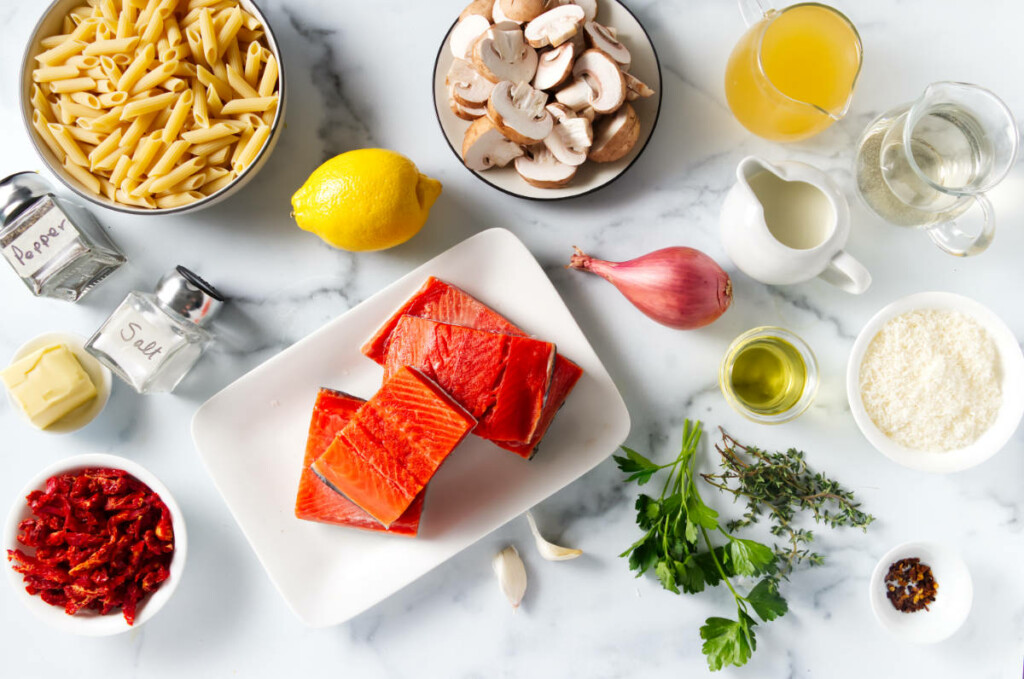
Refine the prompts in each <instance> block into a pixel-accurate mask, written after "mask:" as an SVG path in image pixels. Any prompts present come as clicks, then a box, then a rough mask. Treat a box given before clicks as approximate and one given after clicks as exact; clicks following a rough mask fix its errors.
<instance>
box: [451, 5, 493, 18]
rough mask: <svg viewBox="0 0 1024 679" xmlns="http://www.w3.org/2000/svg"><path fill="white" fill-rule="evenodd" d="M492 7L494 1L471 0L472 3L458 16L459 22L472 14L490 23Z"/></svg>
mask: <svg viewBox="0 0 1024 679" xmlns="http://www.w3.org/2000/svg"><path fill="white" fill-rule="evenodd" d="M493 7H494V0H473V2H471V3H469V4H468V5H466V9H464V10H462V13H461V14H459V21H462V20H463V19H465V18H466V17H468V16H471V15H473V14H476V15H479V16H482V17H484V18H485V19H487V21H490V20H491V10H492V9H493Z"/></svg>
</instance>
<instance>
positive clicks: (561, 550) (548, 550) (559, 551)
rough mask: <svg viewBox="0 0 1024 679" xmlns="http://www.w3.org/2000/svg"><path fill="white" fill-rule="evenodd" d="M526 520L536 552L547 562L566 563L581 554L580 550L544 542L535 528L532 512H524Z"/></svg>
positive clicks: (535, 523) (535, 521) (538, 530)
mask: <svg viewBox="0 0 1024 679" xmlns="http://www.w3.org/2000/svg"><path fill="white" fill-rule="evenodd" d="M526 520H527V521H529V522H530V531H531V532H532V533H533V539H534V540H535V541H536V542H537V550H538V551H539V552H540V555H541V556H542V557H544V558H545V559H547V560H548V561H568V560H569V559H575V558H576V557H578V556H579V555H581V554H583V550H581V549H569V548H568V547H562V546H560V545H556V544H554V543H552V542H548V541H547V540H545V539H544V536H543V535H541V534H540V529H539V528H537V520H536V519H534V518H533V513H532V512H529V511H527V512H526Z"/></svg>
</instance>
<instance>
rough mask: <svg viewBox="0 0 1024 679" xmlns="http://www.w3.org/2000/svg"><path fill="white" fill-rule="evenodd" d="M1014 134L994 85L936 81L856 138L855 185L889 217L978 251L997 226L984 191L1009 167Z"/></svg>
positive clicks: (941, 241)
mask: <svg viewBox="0 0 1024 679" xmlns="http://www.w3.org/2000/svg"><path fill="white" fill-rule="evenodd" d="M1019 140H1020V133H1019V132H1018V130H1017V124H1016V122H1015V121H1014V118H1013V114H1011V113H1010V110H1009V108H1007V106H1006V104H1004V103H1003V101H1002V100H1001V99H999V97H997V96H996V95H994V94H993V93H992V92H989V91H988V90H986V89H984V88H982V87H978V86H977V85H969V84H966V83H956V82H939V83H933V84H931V85H929V86H928V87H927V88H926V89H925V91H924V94H923V95H921V98H920V99H918V100H917V101H915V102H914V103H913V104H909V105H904V106H900V107H898V108H895V109H893V110H891V111H889V112H887V113H884V114H882V115H881V116H880V117H879V118H877V119H876V120H875V121H874V122H872V123H871V124H870V125H868V127H867V129H866V130H865V131H864V133H863V134H862V135H861V138H860V141H859V142H858V144H857V159H856V167H855V168H854V174H855V176H856V178H857V189H858V192H859V193H860V195H861V197H862V198H863V199H864V202H866V203H867V204H868V206H869V207H870V208H871V209H872V210H873V211H874V212H875V213H877V214H878V215H879V216H880V217H882V218H883V219H885V220H887V221H888V222H890V223H892V224H896V225H898V226H909V227H912V228H920V229H925V230H927V232H928V235H929V236H931V239H932V240H933V241H934V242H935V244H936V245H938V246H939V247H940V248H942V249H943V250H945V251H946V252H948V253H950V254H952V255H957V256H960V257H964V256H967V255H976V254H978V253H979V252H982V251H983V250H985V248H987V247H988V246H989V244H990V243H991V242H992V237H993V235H994V234H995V213H994V211H993V209H992V204H991V203H990V202H989V200H988V198H986V196H985V193H986V192H987V191H989V190H990V189H992V188H993V187H994V186H995V185H996V184H998V183H999V182H1001V181H1002V180H1003V178H1005V177H1006V174H1007V173H1008V172H1009V171H1010V168H1011V167H1013V163H1014V161H1015V160H1016V159H1017V149H1018V145H1019ZM973 206H977V207H978V208H979V209H978V210H974V211H972V212H973V215H968V214H967V213H968V211H969V210H970V208H971V207H973Z"/></svg>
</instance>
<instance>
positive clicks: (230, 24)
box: [217, 7, 242, 58]
mask: <svg viewBox="0 0 1024 679" xmlns="http://www.w3.org/2000/svg"><path fill="white" fill-rule="evenodd" d="M226 17H227V18H226V19H225V20H224V25H223V26H221V28H220V30H219V31H218V32H217V57H218V58H220V57H221V56H222V55H223V54H224V53H225V52H226V51H227V49H228V46H229V45H230V44H231V43H233V42H234V41H235V36H236V35H238V29H240V28H241V27H242V10H241V9H239V8H238V7H235V8H233V9H230V10H228V12H227V15H226Z"/></svg>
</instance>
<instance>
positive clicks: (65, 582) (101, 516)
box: [7, 468, 174, 625]
mask: <svg viewBox="0 0 1024 679" xmlns="http://www.w3.org/2000/svg"><path fill="white" fill-rule="evenodd" d="M26 500H28V506H29V507H30V508H31V509H32V512H33V514H34V515H35V516H34V518H31V519H25V520H24V521H22V522H21V524H20V525H19V526H18V542H20V543H21V544H22V545H24V546H25V547H29V548H33V549H35V553H34V554H27V553H25V552H23V551H22V550H21V549H13V550H11V549H9V550H7V560H8V561H11V562H13V567H14V570H16V571H17V572H19V573H21V574H22V576H23V580H24V582H25V591H27V592H28V593H29V594H38V595H39V596H40V598H42V600H43V601H45V602H46V603H48V604H51V605H53V606H60V607H62V608H63V609H64V611H65V612H66V613H67V614H68V615H74V614H75V613H77V612H78V611H80V610H95V611H98V612H99V613H100V614H101V615H106V614H107V613H110V612H111V611H114V610H116V609H118V608H120V609H121V611H122V614H123V615H124V619H125V621H126V622H127V623H128V624H129V625H132V624H134V623H135V613H136V610H137V608H138V605H139V603H140V602H141V601H142V599H143V598H144V597H146V596H147V595H149V594H151V593H152V592H154V591H156V590H157V588H158V587H159V586H160V584H161V583H162V582H163V581H164V580H166V579H167V578H168V577H169V576H170V564H171V557H172V556H173V555H174V531H173V529H172V528H171V513H170V511H168V509H167V505H165V504H164V502H163V500H161V499H160V496H159V495H157V494H156V493H154V492H153V491H152V490H150V488H149V486H147V485H146V484H144V483H142V482H141V481H139V480H138V479H136V478H135V477H133V476H131V475H130V474H128V472H126V471H124V470H121V469H102V468H90V469H85V470H82V471H79V472H74V473H68V474H61V475H59V476H53V477H50V478H49V479H48V480H47V481H46V489H45V490H41V491H40V490H36V491H33V492H31V493H29V494H28V496H27V497H26Z"/></svg>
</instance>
